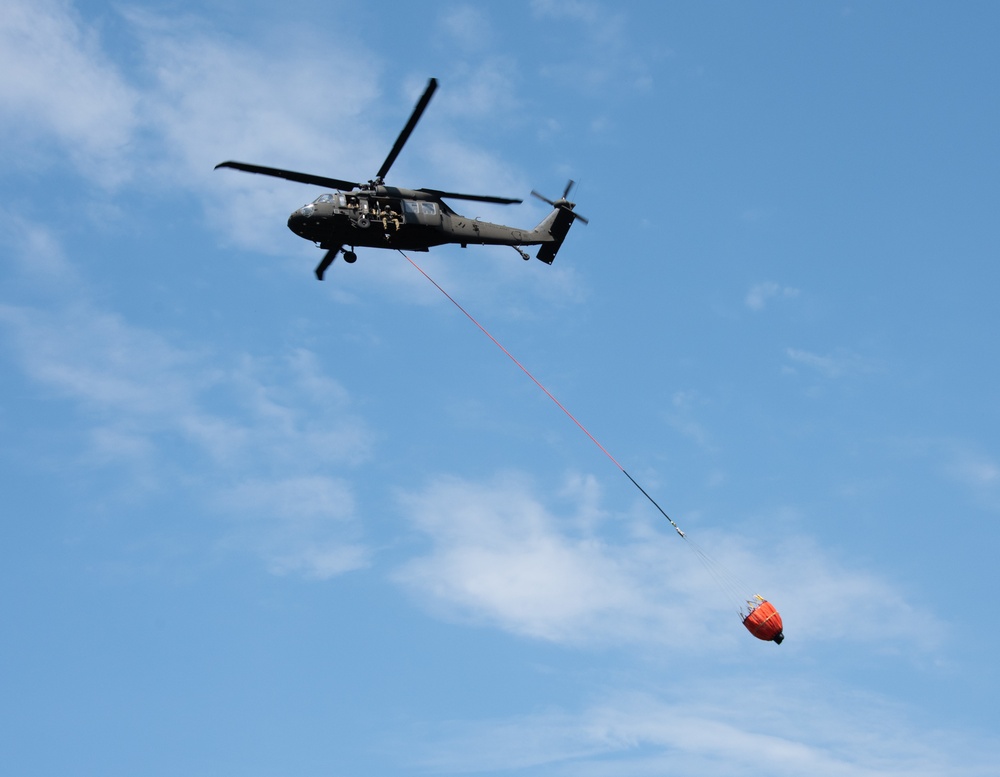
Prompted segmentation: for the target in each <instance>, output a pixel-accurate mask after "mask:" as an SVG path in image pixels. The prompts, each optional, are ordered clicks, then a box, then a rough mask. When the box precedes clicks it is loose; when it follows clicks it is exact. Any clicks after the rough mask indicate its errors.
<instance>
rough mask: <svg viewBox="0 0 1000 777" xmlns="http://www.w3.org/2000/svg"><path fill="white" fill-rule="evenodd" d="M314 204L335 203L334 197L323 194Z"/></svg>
mask: <svg viewBox="0 0 1000 777" xmlns="http://www.w3.org/2000/svg"><path fill="white" fill-rule="evenodd" d="M313 202H315V203H320V202H333V195H332V194H321V195H320V196H319V197H317V198H316V199H315V200H313Z"/></svg>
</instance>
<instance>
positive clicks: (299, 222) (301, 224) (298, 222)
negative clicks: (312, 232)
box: [288, 205, 312, 237]
mask: <svg viewBox="0 0 1000 777" xmlns="http://www.w3.org/2000/svg"><path fill="white" fill-rule="evenodd" d="M310 216H312V208H311V206H309V205H306V206H305V207H303V208H299V209H298V210H297V211H295V212H294V213H293V214H292V215H291V216H289V217H288V228H289V229H290V230H292V232H294V233H295V234H296V235H299V236H300V237H303V236H304V235H305V231H306V229H307V228H308V224H309V218H310Z"/></svg>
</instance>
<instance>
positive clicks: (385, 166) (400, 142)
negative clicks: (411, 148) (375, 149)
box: [375, 78, 438, 181]
mask: <svg viewBox="0 0 1000 777" xmlns="http://www.w3.org/2000/svg"><path fill="white" fill-rule="evenodd" d="M437 85H438V82H437V79H436V78H432V79H431V80H430V81H428V82H427V88H426V89H424V93H423V95H422V96H421V98H420V99H419V100H418V101H417V105H416V107H415V108H414V109H413V113H412V114H410V120H409V121H408V122H406V126H405V127H403V131H402V132H400V133H399V137H398V138H396V144H395V145H394V146H393V147H392V151H390V152H389V156H387V157H386V158H385V161H384V162H383V163H382V166H381V167H380V168H379V169H378V172H377V173H376V174H375V178H376V180H379V181H381V180H383V179H384V178H385V176H386V173H388V172H389V168H390V167H392V163H393V162H395V161H396V157H397V156H399V152H400V151H402V150H403V146H404V145H406V141H407V140H409V139H410V133H411V132H413V128H414V127H416V126H417V122H418V121H420V116H421V115H422V114H423V112H424V109H425V108H426V107H427V103H429V102H430V101H431V96H432V95H433V94H434V90H435V89H437Z"/></svg>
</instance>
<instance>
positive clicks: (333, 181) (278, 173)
mask: <svg viewBox="0 0 1000 777" xmlns="http://www.w3.org/2000/svg"><path fill="white" fill-rule="evenodd" d="M220 167H231V168H233V169H234V170H242V171H243V172H245V173H259V174H260V175H270V176H271V177H272V178H284V179H285V180H286V181H296V182H297V183H311V184H314V185H315V186H322V187H323V188H326V189H343V190H346V191H350V190H351V189H357V188H358V187H360V186H361V184H359V183H356V182H354V181H342V180H341V179H340V178H327V177H326V176H323V175H312V174H310V173H296V172H295V171H293V170H279V169H278V168H276V167H262V166H260V165H248V164H246V163H244V162H220V163H219V164H217V165H216V166H215V169H216V170H218V169H219V168H220Z"/></svg>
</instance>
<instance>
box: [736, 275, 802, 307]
mask: <svg viewBox="0 0 1000 777" xmlns="http://www.w3.org/2000/svg"><path fill="white" fill-rule="evenodd" d="M797 296H799V290H798V289H796V288H793V287H791V286H782V285H780V284H778V283H775V282H774V281H764V282H763V283H756V284H754V285H753V286H751V287H750V290H749V291H748V292H747V295H746V297H745V299H744V302H745V303H746V306H747V307H748V308H750V310H763V309H764V308H765V307H767V304H768V302H770V301H771V300H775V299H792V298H794V297H797Z"/></svg>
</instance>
